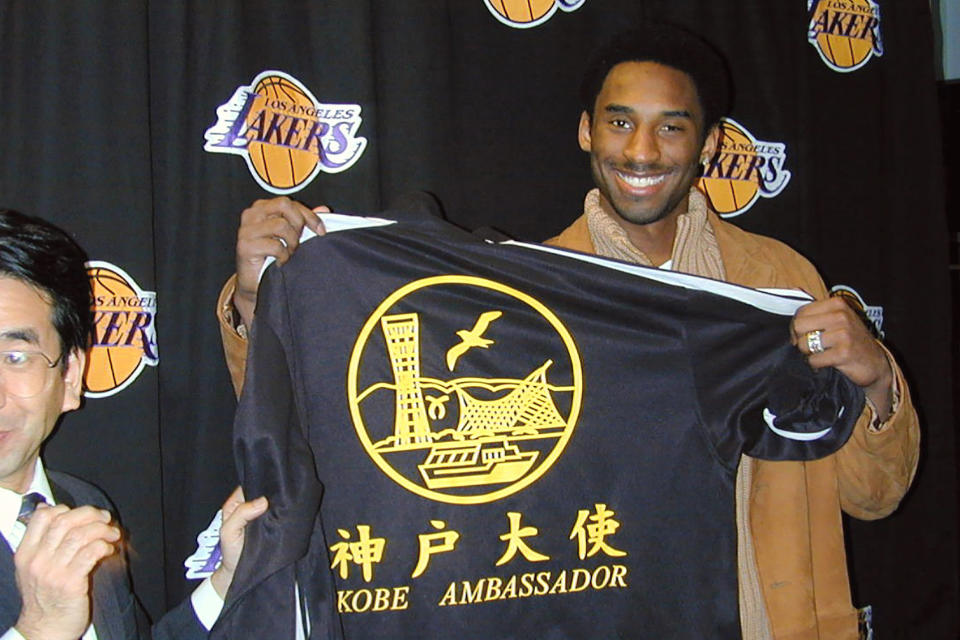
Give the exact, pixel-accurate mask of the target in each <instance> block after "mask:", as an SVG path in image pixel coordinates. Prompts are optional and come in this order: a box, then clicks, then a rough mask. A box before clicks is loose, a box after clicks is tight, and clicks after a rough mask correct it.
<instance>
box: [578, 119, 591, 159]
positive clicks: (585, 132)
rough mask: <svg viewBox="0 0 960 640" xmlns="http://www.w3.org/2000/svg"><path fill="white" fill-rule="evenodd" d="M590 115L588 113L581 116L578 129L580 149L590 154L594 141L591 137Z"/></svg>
mask: <svg viewBox="0 0 960 640" xmlns="http://www.w3.org/2000/svg"><path fill="white" fill-rule="evenodd" d="M590 123H591V120H590V114H589V113H587V112H586V111H584V112H582V113H581V114H580V126H579V128H578V129H577V140H578V141H579V142H580V148H581V149H583V150H584V151H586V152H588V153H589V152H590V147H591V144H592V139H591V137H590Z"/></svg>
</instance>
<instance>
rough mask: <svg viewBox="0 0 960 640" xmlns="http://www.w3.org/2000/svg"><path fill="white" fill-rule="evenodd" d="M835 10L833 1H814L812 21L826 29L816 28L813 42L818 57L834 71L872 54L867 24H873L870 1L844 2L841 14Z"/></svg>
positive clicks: (857, 63) (860, 61)
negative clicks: (817, 49) (828, 63)
mask: <svg viewBox="0 0 960 640" xmlns="http://www.w3.org/2000/svg"><path fill="white" fill-rule="evenodd" d="M835 7H836V0H818V2H817V7H816V10H815V11H814V13H813V15H814V22H815V23H817V22H819V23H820V24H822V25H826V26H827V28H826V29H822V28H821V29H818V33H817V36H816V43H817V47H818V48H819V49H820V53H821V55H822V56H823V57H824V58H825V59H826V60H828V61H829V62H831V63H832V64H833V65H834V66H835V67H836V68H838V69H842V70H850V69H853V68H856V67H858V66H860V65H861V64H863V63H864V62H865V61H866V60H867V58H869V57H870V54H871V53H872V52H873V51H874V41H873V37H874V36H873V31H872V27H871V24H872V23H875V22H876V21H877V18H876V17H875V11H876V5H875V4H874V3H872V2H870V0H846V1H845V2H844V9H843V10H842V11H840V10H839V9H836V8H835ZM838 14H839V15H838Z"/></svg>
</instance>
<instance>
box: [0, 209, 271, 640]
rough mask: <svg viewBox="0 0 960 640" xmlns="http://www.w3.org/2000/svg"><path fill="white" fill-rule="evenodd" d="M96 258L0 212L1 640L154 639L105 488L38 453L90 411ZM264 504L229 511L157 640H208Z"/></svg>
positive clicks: (43, 226) (46, 228) (57, 233)
mask: <svg viewBox="0 0 960 640" xmlns="http://www.w3.org/2000/svg"><path fill="white" fill-rule="evenodd" d="M85 259H86V256H85V255H84V253H83V251H82V250H81V249H80V247H78V246H77V245H76V243H74V242H73V240H71V239H70V238H69V236H67V235H66V233H64V232H63V231H62V230H60V229H59V228H57V227H55V226H53V225H51V224H50V223H48V222H46V221H44V220H41V219H39V218H33V217H30V216H25V215H22V214H19V213H16V212H13V211H5V210H0V534H2V536H3V539H4V541H5V542H6V543H7V544H6V545H4V544H3V543H0V640H15V639H16V640H19V639H21V638H26V639H27V640H59V639H61V638H62V639H63V640H77V638H82V640H97V639H99V640H107V639H110V640H113V639H115V638H123V639H132V638H140V637H148V631H147V629H146V628H145V626H146V625H144V624H142V618H143V615H142V613H141V609H140V607H139V606H138V604H137V602H136V599H135V596H134V595H133V593H132V591H131V589H130V583H129V578H128V576H127V568H126V560H125V558H124V556H123V553H122V551H121V548H122V542H121V530H120V527H119V526H118V524H117V523H116V521H115V519H114V516H113V514H112V513H111V511H110V509H111V505H110V503H109V501H108V499H107V498H106V496H104V495H103V493H101V492H100V491H99V490H98V489H96V488H95V487H93V486H92V485H90V484H88V483H86V482H84V481H82V480H80V479H78V478H74V477H72V476H69V475H66V474H63V473H57V472H55V471H49V470H47V469H45V468H44V465H43V463H42V461H41V460H40V447H41V446H42V445H43V442H44V440H46V438H47V436H49V435H50V433H51V431H53V428H54V426H55V425H56V423H57V420H58V419H59V418H60V415H61V414H62V413H64V412H66V411H71V410H73V409H76V408H77V407H79V406H80V399H81V395H82V392H83V370H84V364H85V362H86V348H87V345H88V337H89V336H90V329H91V322H92V317H91V298H90V295H91V294H90V284H89V281H88V279H87V274H86V269H85V266H84V262H85ZM266 507H267V503H266V499H264V498H260V499H258V500H253V501H250V502H245V501H244V498H243V495H242V493H241V492H240V490H239V489H238V490H237V491H235V492H234V494H233V495H231V496H230V498H228V500H227V502H226V503H225V504H224V509H223V515H224V523H223V526H222V529H221V534H220V543H221V548H222V554H223V561H222V564H221V566H220V567H219V568H218V569H217V571H216V572H215V573H214V574H213V575H212V576H211V577H210V578H209V579H208V580H206V581H204V583H202V584H201V585H200V587H198V589H197V590H196V591H195V592H194V594H193V595H192V596H191V598H189V599H188V600H187V601H185V602H184V603H182V604H181V605H180V606H178V607H177V608H176V609H174V610H173V611H171V612H170V613H168V614H167V615H166V616H164V618H163V619H162V620H160V621H159V622H158V623H157V625H155V626H154V627H153V630H152V632H153V637H154V638H158V639H159V638H181V639H187V638H205V637H207V630H208V629H209V628H210V627H211V626H212V624H213V622H215V621H216V618H217V616H218V615H219V611H220V608H221V607H222V606H223V596H224V595H225V594H226V592H227V589H228V587H229V586H230V583H231V581H232V579H233V571H234V568H235V567H236V562H237V559H238V558H239V556H240V551H241V549H242V548H243V532H244V527H245V525H246V524H247V523H248V522H249V521H251V520H253V519H254V518H256V517H258V516H259V515H260V514H262V513H263V512H264V511H265V510H266Z"/></svg>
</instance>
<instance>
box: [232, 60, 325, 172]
mask: <svg viewBox="0 0 960 640" xmlns="http://www.w3.org/2000/svg"><path fill="white" fill-rule="evenodd" d="M254 92H255V93H257V94H258V95H259V96H260V97H259V98H258V99H257V101H256V103H255V104H254V107H253V108H252V109H251V110H250V116H248V120H247V124H248V125H250V124H253V119H254V118H255V117H257V116H260V117H263V115H262V111H263V109H264V108H265V107H266V117H265V118H264V121H263V122H261V123H259V125H260V126H261V127H267V128H269V127H270V122H271V120H272V119H273V118H287V117H288V116H287V115H285V114H284V112H285V111H290V110H291V108H293V107H305V108H307V109H310V108H312V107H314V106H315V105H314V103H313V100H311V99H310V96H308V95H307V94H306V93H304V91H303V90H302V89H301V88H300V87H298V86H297V85H296V84H295V83H293V82H291V81H290V80H289V79H287V78H284V77H283V76H279V75H277V76H267V77H265V78H263V79H261V80H260V82H258V83H257V86H256V87H254ZM280 104H282V105H283V107H284V108H283V109H277V108H276V106H275V105H280ZM307 120H308V121H307V123H306V125H305V126H306V127H307V128H308V127H309V126H310V124H311V123H310V122H309V119H307ZM282 131H284V132H287V131H288V127H287V126H284V127H282ZM307 134H308V129H307V130H302V131H300V132H299V133H298V134H297V136H295V137H291V138H290V140H289V141H287V140H278V139H277V137H273V138H268V139H267V140H266V141H263V142H261V141H258V140H251V141H250V144H249V145H248V147H247V150H248V152H249V154H250V162H251V163H252V164H253V168H254V170H255V171H256V172H257V174H258V175H259V176H260V178H261V179H262V180H263V181H264V182H265V183H267V184H269V185H271V186H273V187H275V188H277V189H293V188H295V187H297V186H298V185H300V184H302V183H303V182H305V181H306V180H307V179H308V178H310V177H311V176H312V175H313V173H314V170H315V169H316V167H317V163H318V162H319V161H320V158H319V157H318V155H317V153H316V147H315V146H313V145H311V150H309V151H307V150H304V149H301V148H296V147H297V146H299V145H298V144H297V143H300V144H302V138H304V137H305V136H306V135H307Z"/></svg>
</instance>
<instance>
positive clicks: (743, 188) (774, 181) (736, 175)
mask: <svg viewBox="0 0 960 640" xmlns="http://www.w3.org/2000/svg"><path fill="white" fill-rule="evenodd" d="M786 149H787V148H786V145H784V144H783V143H781V142H765V141H763V140H757V139H756V138H754V137H753V134H751V133H750V132H749V131H748V130H747V128H746V127H744V126H743V125H742V124H740V123H739V122H737V121H736V120H734V119H732V118H723V119H722V121H721V123H720V143H719V145H718V147H717V152H716V153H715V154H714V156H713V158H711V159H710V163H709V164H708V165H707V167H706V169H705V170H704V172H703V176H701V178H700V180H699V181H698V183H697V186H698V187H699V188H700V190H701V191H703V192H704V193H705V194H706V195H707V198H708V199H709V200H710V204H711V206H712V207H713V209H714V211H716V212H717V213H718V214H719V215H721V216H723V217H725V218H732V217H734V216H738V215H740V214H741V213H743V212H745V211H746V210H747V209H749V208H750V207H752V206H753V204H754V203H755V202H756V201H757V199H758V198H760V197H761V196H763V197H764V198H773V197H774V196H776V195H778V194H779V193H780V192H781V191H783V189H784V187H786V186H787V183H788V182H789V181H790V172H789V171H787V170H786V169H784V164H785V163H786V160H787V153H786Z"/></svg>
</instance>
